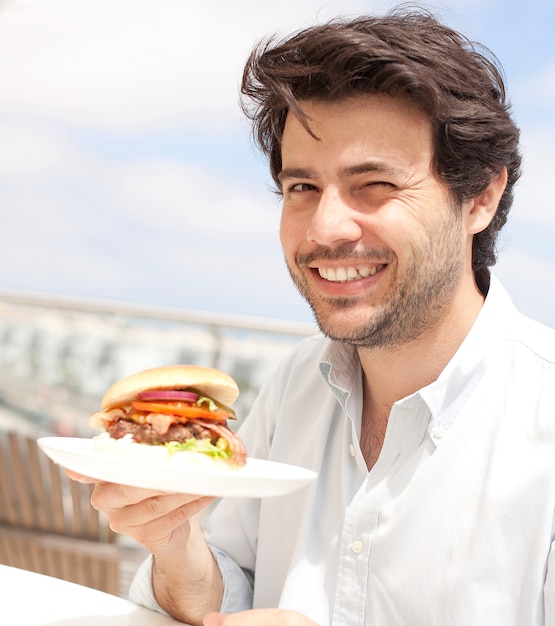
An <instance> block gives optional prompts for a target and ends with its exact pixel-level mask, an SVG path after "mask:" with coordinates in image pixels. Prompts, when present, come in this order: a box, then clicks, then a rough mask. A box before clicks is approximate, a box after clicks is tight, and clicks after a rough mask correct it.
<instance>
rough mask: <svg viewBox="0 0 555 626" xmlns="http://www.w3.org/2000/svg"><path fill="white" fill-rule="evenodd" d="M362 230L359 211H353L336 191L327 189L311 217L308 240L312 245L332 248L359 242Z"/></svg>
mask: <svg viewBox="0 0 555 626" xmlns="http://www.w3.org/2000/svg"><path fill="white" fill-rule="evenodd" d="M361 236H362V229H361V227H360V225H359V223H358V219H357V211H355V210H354V209H353V207H351V206H350V205H349V203H348V202H347V200H346V199H345V198H343V197H342V196H341V193H340V192H339V191H338V190H336V189H333V188H332V189H326V190H324V191H323V192H322V193H321V195H320V199H319V202H318V204H317V205H316V207H315V209H314V212H313V214H312V216H311V219H310V223H309V225H308V230H307V233H306V237H307V240H308V241H310V242H311V243H314V244H318V245H322V246H330V245H332V244H337V243H340V242H345V241H351V242H352V241H358V240H359V239H360V238H361Z"/></svg>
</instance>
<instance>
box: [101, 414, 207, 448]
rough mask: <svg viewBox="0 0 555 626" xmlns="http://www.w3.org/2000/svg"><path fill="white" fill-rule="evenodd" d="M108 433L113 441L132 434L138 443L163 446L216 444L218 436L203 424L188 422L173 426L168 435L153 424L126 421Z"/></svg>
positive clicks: (122, 421) (118, 421) (112, 427)
mask: <svg viewBox="0 0 555 626" xmlns="http://www.w3.org/2000/svg"><path fill="white" fill-rule="evenodd" d="M108 433H109V434H110V437H112V438H113V439H121V438H122V437H125V435H129V434H131V435H132V436H133V440H134V441H136V442H137V443H148V444H151V445H153V444H162V443H168V442H170V441H179V442H180V443H183V442H184V441H187V439H210V441H211V442H212V443H214V444H215V443H216V441H217V440H218V435H217V434H215V433H214V432H211V431H210V430H209V429H208V428H206V427H205V426H203V425H202V424H198V423H196V422H187V423H186V424H172V425H171V426H170V427H169V428H168V430H167V432H166V433H164V434H160V433H158V432H156V430H154V428H153V427H152V425H151V424H137V422H132V421H130V420H126V419H120V420H117V421H115V422H113V423H112V424H110V425H109V426H108Z"/></svg>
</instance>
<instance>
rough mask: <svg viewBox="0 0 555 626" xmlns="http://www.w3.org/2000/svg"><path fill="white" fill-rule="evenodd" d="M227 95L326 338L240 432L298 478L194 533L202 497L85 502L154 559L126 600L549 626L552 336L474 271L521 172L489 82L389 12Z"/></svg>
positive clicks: (471, 54)
mask: <svg viewBox="0 0 555 626" xmlns="http://www.w3.org/2000/svg"><path fill="white" fill-rule="evenodd" d="M242 91H243V94H244V96H245V98H246V99H245V110H246V112H247V114H248V115H249V116H250V117H251V119H252V120H253V123H254V132H255V136H256V137H257V138H258V140H259V143H260V145H261V147H262V149H263V150H264V151H265V153H266V154H267V155H268V157H269V161H270V166H271V171H272V175H273V177H274V180H275V181H276V184H277V186H278V188H279V190H280V192H281V194H282V197H283V214H282V221H281V240H282V244H283V249H284V252H285V257H286V260H287V264H288V267H289V271H290V273H291V276H292V278H293V280H294V282H295V284H296V285H297V287H298V288H299V290H300V292H301V293H302V294H303V295H304V297H305V298H306V299H307V301H308V302H309V304H310V306H311V307H312V309H313V311H314V314H315V317H316V319H317V321H318V324H319V326H320V328H321V330H322V332H323V334H324V335H325V337H316V338H311V339H309V340H307V341H305V342H303V343H302V344H301V346H300V347H299V348H298V350H296V352H295V353H294V354H292V355H291V357H290V358H289V359H287V361H286V362H285V363H284V364H283V365H282V367H281V368H280V369H279V370H278V371H277V372H276V374H275V376H274V377H273V378H272V380H270V381H269V382H268V384H267V386H266V387H265V388H264V389H263V390H262V392H261V394H260V396H259V398H258V399H257V401H256V402H255V404H254V406H253V408H252V412H251V415H250V416H249V418H247V420H246V421H245V423H244V425H243V427H242V430H241V434H242V437H243V438H244V440H245V442H246V445H247V449H248V450H249V454H250V455H251V456H253V457H259V458H267V459H271V460H274V461H281V462H286V463H292V464H296V465H301V466H304V467H309V468H312V469H314V470H316V471H317V472H318V474H319V477H318V480H317V481H316V482H315V483H314V484H313V485H311V486H309V487H308V488H306V489H303V490H301V491H298V492H296V493H293V494H291V495H289V496H284V497H280V498H268V499H262V500H260V501H259V500H228V499H225V498H224V499H222V500H221V501H220V502H219V503H218V505H217V506H216V507H215V509H214V510H213V512H211V514H210V517H209V520H208V526H207V529H206V535H205V534H204V532H203V531H201V529H200V526H199V524H198V522H197V521H196V520H195V515H196V514H197V513H198V512H200V511H201V510H202V509H203V508H204V507H205V506H206V504H207V503H208V502H209V499H208V498H197V497H194V496H191V497H188V496H182V495H176V494H160V493H154V492H149V491H146V490H141V489H131V488H128V487H122V486H119V485H111V484H100V485H97V487H96V488H95V491H94V493H93V496H92V502H93V504H94V506H96V507H97V508H99V509H101V510H103V511H104V512H105V513H106V514H107V516H108V518H109V519H110V522H111V524H112V527H113V528H114V529H115V530H118V531H121V532H125V533H128V534H130V535H131V536H133V537H135V538H136V539H137V540H138V541H139V542H140V543H141V544H143V545H144V546H145V547H146V548H147V549H148V550H149V552H151V554H152V555H153V556H152V558H150V559H149V560H148V561H147V562H146V563H145V564H144V566H143V568H142V570H141V571H140V572H139V574H138V576H137V577H136V580H135V581H134V584H133V587H132V593H131V595H132V597H133V598H134V599H135V600H137V601H139V602H141V603H144V604H146V605H147V606H151V607H153V608H157V609H160V608H162V609H163V610H166V611H168V612H169V613H171V614H172V615H174V616H175V617H177V618H178V619H180V620H182V621H185V622H188V623H191V624H200V623H203V620H204V623H205V624H207V625H212V626H216V625H217V624H225V625H227V626H233V625H234V624H241V625H242V626H248V625H250V624H281V625H286V624H291V625H293V624H297V625H299V626H302V625H305V626H308V625H309V624H314V623H317V624H321V625H325V624H334V625H337V626H339V625H345V626H347V625H349V626H354V625H356V624H368V625H375V626H384V625H387V626H394V625H395V626H398V625H401V624H406V625H410V626H418V625H421V626H436V625H437V626H440V625H441V626H444V625H445V624H452V625H456V626H463V625H464V626H468V625H469V624H471V625H472V626H481V625H483V626H486V625H487V626H491V625H492V624H495V625H503V626H507V625H509V624H514V625H518V626H524V625H526V626H530V625H540V624H542V625H543V624H555V556H554V555H555V550H553V540H554V537H553V536H554V510H555V415H554V409H553V406H554V401H555V365H554V360H555V334H554V333H553V332H552V331H551V330H549V329H547V328H544V327H541V326H540V325H538V324H536V323H534V322H532V321H530V320H527V319H525V318H524V317H522V316H520V315H519V314H518V313H517V312H516V310H515V309H514V307H513V305H512V304H511V301H510V299H509V296H508V295H507V294H506V292H505V291H504V289H503V287H502V286H501V285H500V284H499V282H498V281H497V280H496V279H495V278H494V277H490V274H489V270H488V267H489V266H491V265H492V264H493V263H494V262H495V242H496V237H497V233H498V231H499V229H500V228H501V227H502V226H503V224H504V223H505V220H506V216H507V212H508V210H509V208H510V205H511V201H512V189H513V186H514V184H515V182H516V180H517V179H518V176H519V167H520V156H519V152H518V130H517V128H516V127H515V125H514V123H513V121H512V120H511V117H510V115H509V111H508V105H507V103H506V101H505V92H504V85H503V82H502V78H501V75H500V72H499V70H498V69H497V67H496V65H495V64H494V62H492V61H490V60H488V57H487V56H486V55H485V54H481V53H480V52H479V51H478V49H477V48H475V47H473V46H472V45H471V44H470V43H469V42H468V41H466V40H465V39H464V38H463V37H462V36H460V35H459V34H457V33H456V32H453V31H452V30H450V29H448V28H446V27H444V26H443V25H441V24H440V23H438V22H437V21H436V20H435V19H434V18H433V17H431V16H430V15H428V14H425V13H420V12H403V11H398V12H394V13H391V14H390V15H387V16H385V17H381V18H373V17H369V18H361V19H357V20H352V21H341V20H338V21H333V22H331V23H329V24H326V25H321V26H316V27H314V28H309V29H307V30H305V31H303V32H300V33H299V34H297V35H295V36H293V37H292V38H290V39H288V40H285V41H282V42H272V41H269V42H266V43H263V44H261V45H260V46H259V47H258V48H257V49H255V50H254V52H253V53H252V55H251V57H250V59H249V61H248V63H247V66H246V69H245V73H244V78H243V86H242ZM253 607H254V610H249V609H252V608H253ZM218 611H221V613H217V612H218ZM226 614H229V615H226Z"/></svg>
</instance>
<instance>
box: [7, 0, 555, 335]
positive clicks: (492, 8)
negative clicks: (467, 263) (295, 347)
mask: <svg viewBox="0 0 555 626" xmlns="http://www.w3.org/2000/svg"><path fill="white" fill-rule="evenodd" d="M389 6H392V3H388V2H370V1H362V0H360V1H359V0H343V1H337V2H325V1H316V0H315V1H311V0H304V1H303V0H282V1H280V2H279V3H278V2H267V3H266V2H255V1H254V0H252V1H251V0H237V1H236V2H233V3H231V2H228V0H212V1H207V0H202V1H200V0H199V1H197V0H118V1H117V2H114V0H48V2H44V0H5V1H4V2H2V1H1V0H0V86H1V87H0V211H1V214H2V225H3V228H2V239H1V242H0V290H2V289H9V290H21V291H32V292H40V293H45V294H49V293H53V294H57V295H70V296H80V297H86V298H99V299H102V300H119V301H128V302H137V303H145V304H155V305H163V306H171V307H181V308H187V309H200V310H209V311H223V312H228V313H239V314H245V315H261V316H265V317H275V318H282V319H293V320H306V321H310V320H311V314H310V311H309V310H308V307H307V306H306V305H305V303H304V302H303V301H302V300H301V298H300V297H299V296H298V295H297V293H296V291H295V289H294V288H293V287H292V285H291V284H290V280H289V277H288V274H287V271H286V269H285V266H284V262H283V260H282V254H281V250H280V246H279V240H278V222H279V202H278V200H277V198H276V197H275V196H274V195H273V194H272V193H271V191H270V187H271V184H270V180H269V176H268V173H267V168H266V164H265V163H264V162H263V161H262V159H261V157H260V156H259V155H258V154H257V153H256V152H255V150H254V149H253V148H252V146H251V143H250V139H249V129H248V126H247V124H246V122H245V121H244V120H243V118H242V115H241V113H240V110H239V107H238V92H237V86H238V81H239V77H240V73H241V70H242V65H243V62H244V60H245V58H246V56H247V54H248V51H249V49H250V48H251V46H252V44H253V43H254V42H255V41H257V40H258V39H260V38H261V37H263V36H265V35H267V34H269V33H271V32H276V31H277V32H280V33H285V32H290V31H291V30H294V29H297V28H299V27H301V26H304V25H306V24H310V23H314V22H315V21H322V20H325V19H328V18H330V17H332V16H334V15H337V14H340V13H341V14H351V15H352V14H358V13H364V12H372V11H379V12H382V11H383V10H385V9H386V8H388V7H389ZM424 6H428V7H430V8H433V9H435V10H437V11H438V12H439V14H440V15H441V16H442V17H443V19H444V20H445V21H447V22H448V23H449V24H450V25H452V26H454V27H456V28H459V29H461V30H462V31H463V32H464V33H465V34H467V35H468V36H469V37H470V38H472V39H477V40H479V41H481V42H482V43H484V44H486V45H487V46H488V47H490V48H491V49H492V50H493V52H494V53H495V54H496V55H497V56H498V58H499V59H500V61H501V63H502V64H503V66H504V68H505V73H506V76H507V82H508V88H509V94H510V97H511V100H512V103H513V110H514V114H515V117H516V119H517V122H518V123H519V125H520V127H521V129H522V143H523V149H524V176H523V178H522V181H521V183H520V184H519V186H518V188H517V193H516V201H515V205H514V208H513V211H512V214H511V217H510V223H509V225H508V227H507V229H506V232H505V234H504V235H503V236H502V241H501V247H502V250H501V253H500V260H499V262H498V265H497V266H496V268H495V272H496V273H497V274H498V276H499V277H500V278H501V279H502V280H503V282H504V283H505V285H506V286H507V287H508V289H509V291H510V292H511V294H512V296H513V298H514V299H515V301H516V303H517V305H518V306H519V307H520V308H521V310H523V311H524V312H525V313H527V314H529V315H531V316H532V317H535V318H537V319H539V320H540V321H543V322H544V323H547V324H549V325H551V326H554V327H555V296H554V295H553V294H554V293H555V289H554V287H555V279H554V276H555V246H554V245H553V241H554V240H555V192H554V187H553V178H554V172H555V151H553V149H552V147H551V146H553V145H555V43H554V40H555V37H554V33H555V8H554V7H555V3H553V2H552V0H531V1H529V2H526V3H523V2H516V1H513V0H511V1H501V0H497V1H495V0H467V1H463V0H458V1H454V0H453V1H446V2H434V3H433V4H430V3H427V4H424Z"/></svg>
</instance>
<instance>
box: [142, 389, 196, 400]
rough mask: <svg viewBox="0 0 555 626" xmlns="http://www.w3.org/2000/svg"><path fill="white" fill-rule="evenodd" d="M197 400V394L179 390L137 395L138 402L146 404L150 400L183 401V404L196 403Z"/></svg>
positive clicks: (150, 391) (158, 390)
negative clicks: (141, 401)
mask: <svg viewBox="0 0 555 626" xmlns="http://www.w3.org/2000/svg"><path fill="white" fill-rule="evenodd" d="M198 398H199V396H198V393H193V392H192V391H181V390H179V389H151V390H149V391H141V392H140V393H139V400H146V401H147V402H148V401H151V400H169V401H172V400H176V401H179V400H183V401H185V402H196V401H197V400H198Z"/></svg>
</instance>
